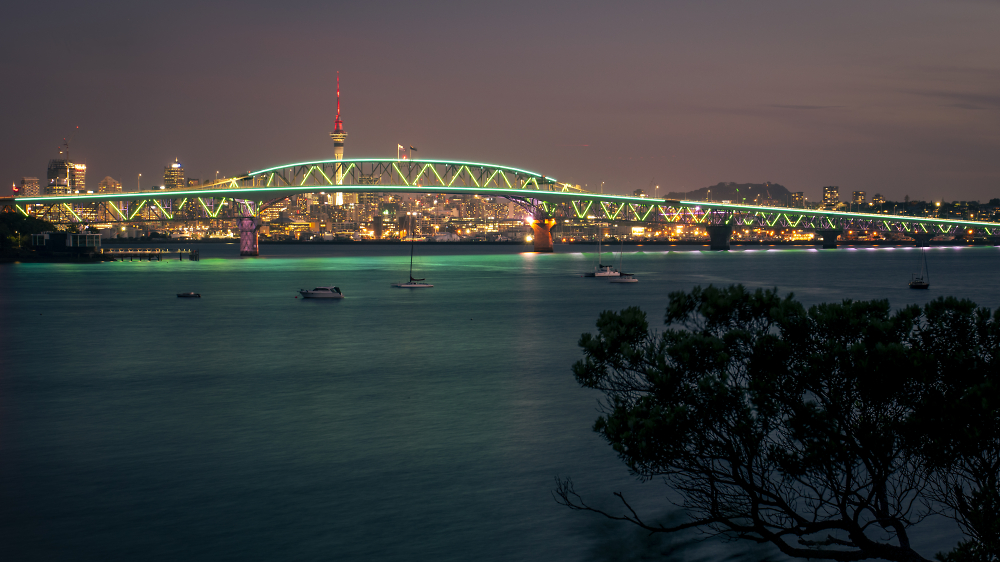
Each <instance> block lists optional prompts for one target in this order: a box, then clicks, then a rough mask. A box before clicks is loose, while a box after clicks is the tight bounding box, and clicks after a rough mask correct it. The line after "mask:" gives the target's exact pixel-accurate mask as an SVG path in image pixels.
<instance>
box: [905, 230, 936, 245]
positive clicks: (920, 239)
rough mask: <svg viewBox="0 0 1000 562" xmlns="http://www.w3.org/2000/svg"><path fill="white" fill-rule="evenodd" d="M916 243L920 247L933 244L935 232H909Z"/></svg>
mask: <svg viewBox="0 0 1000 562" xmlns="http://www.w3.org/2000/svg"><path fill="white" fill-rule="evenodd" d="M907 236H909V237H910V238H913V241H914V242H915V243H916V246H917V247H918V248H926V247H928V246H930V245H931V238H934V233H932V232H913V233H910V234H907Z"/></svg>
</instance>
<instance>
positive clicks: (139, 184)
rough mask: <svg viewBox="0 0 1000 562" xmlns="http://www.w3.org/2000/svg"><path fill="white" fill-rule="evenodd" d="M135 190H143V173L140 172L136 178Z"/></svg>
mask: <svg viewBox="0 0 1000 562" xmlns="http://www.w3.org/2000/svg"><path fill="white" fill-rule="evenodd" d="M135 190H136V191H142V174H139V178H138V179H137V180H135Z"/></svg>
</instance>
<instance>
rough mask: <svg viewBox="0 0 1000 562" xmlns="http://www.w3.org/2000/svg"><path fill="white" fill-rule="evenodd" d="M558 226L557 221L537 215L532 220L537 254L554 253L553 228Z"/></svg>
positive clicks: (533, 239)
mask: <svg viewBox="0 0 1000 562" xmlns="http://www.w3.org/2000/svg"><path fill="white" fill-rule="evenodd" d="M555 225H556V219H554V218H552V217H549V216H544V215H538V214H536V215H535V217H534V218H532V219H531V232H532V241H533V242H534V244H535V251H536V252H552V251H554V249H553V247H552V227H553V226H555Z"/></svg>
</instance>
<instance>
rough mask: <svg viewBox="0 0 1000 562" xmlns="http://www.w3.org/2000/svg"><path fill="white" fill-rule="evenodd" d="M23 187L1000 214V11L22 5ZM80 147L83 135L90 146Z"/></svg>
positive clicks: (656, 5)
mask: <svg viewBox="0 0 1000 562" xmlns="http://www.w3.org/2000/svg"><path fill="white" fill-rule="evenodd" d="M0 13H2V15H3V17H2V18H0V21H2V22H3V33H2V36H0V69H2V75H3V78H4V84H3V86H4V87H3V88H2V90H0V103H2V107H3V114H2V115H3V121H2V123H3V132H4V134H3V136H2V138H0V179H3V180H4V181H6V185H5V186H4V187H3V189H2V190H0V193H2V194H7V193H9V189H10V185H11V183H13V182H15V181H19V180H20V178H21V177H22V176H35V177H39V178H44V177H45V168H46V163H47V162H48V160H49V159H50V158H54V157H55V156H56V154H57V147H58V145H59V144H60V143H61V142H62V139H63V138H64V137H70V136H72V140H71V147H70V149H71V157H72V159H73V160H74V161H78V162H79V161H82V162H84V163H86V164H87V166H88V173H87V187H88V188H93V189H96V187H97V183H98V182H99V181H100V180H101V179H102V178H103V177H104V176H108V175H110V176H112V177H114V178H116V179H119V180H121V181H123V183H124V184H125V188H126V189H127V190H134V189H135V186H136V180H137V175H138V174H139V173H141V174H142V181H143V185H144V186H146V187H148V186H150V185H153V184H161V183H162V182H163V178H162V173H163V167H164V166H165V165H167V164H169V163H170V162H173V160H174V158H175V157H176V158H179V159H180V161H181V162H182V163H183V164H184V165H185V168H186V169H187V173H188V175H189V176H191V177H198V178H202V179H206V178H207V179H212V178H214V176H215V172H216V171H217V170H218V171H220V172H221V174H222V175H233V174H238V173H242V172H246V171H248V170H256V169H260V168H265V167H270V166H274V165H279V164H286V163H291V162H298V161H305V160H316V159H326V158H331V157H332V154H333V142H332V141H331V140H330V138H329V133H330V131H331V130H332V129H333V120H334V112H335V94H334V92H335V80H336V72H337V71H338V70H339V71H340V78H341V103H342V118H343V121H344V128H345V130H346V131H347V132H348V134H349V136H348V138H347V142H346V148H345V157H347V158H350V157H392V156H394V155H395V147H396V145H397V144H403V145H410V144H412V145H414V146H416V147H417V148H418V152H417V154H416V155H417V156H419V157H421V158H435V159H454V160H469V161H476V162H489V163H498V164H506V165H511V166H515V167H520V168H525V169H528V170H532V171H536V172H539V173H542V174H545V175H548V176H554V177H556V178H558V179H559V180H561V181H567V182H572V183H579V184H581V185H584V184H585V185H587V188H588V189H591V190H593V191H598V190H599V189H600V187H599V186H600V183H601V182H602V181H603V182H605V188H604V189H605V191H606V192H616V193H626V192H630V191H632V190H634V189H637V188H642V189H648V190H649V192H650V194H652V191H653V190H652V188H651V187H650V186H652V185H659V186H660V191H659V192H660V193H661V194H663V193H665V192H669V191H686V190H692V189H696V188H699V187H704V186H708V185H713V184H716V183H718V182H720V181H735V182H763V181H772V182H777V183H780V184H782V185H784V186H786V187H788V188H789V189H790V190H792V191H804V192H805V195H806V196H807V197H808V198H809V199H810V200H814V201H815V200H817V199H819V198H820V195H821V188H822V187H823V186H825V185H839V186H840V188H841V194H844V193H846V192H850V191H853V190H863V191H867V192H868V194H869V197H871V195H873V194H874V193H876V192H880V193H882V194H883V195H884V196H886V197H887V198H889V199H902V198H903V197H904V195H909V196H910V197H911V198H921V199H940V198H944V199H946V200H972V199H978V200H988V199H990V198H993V197H1000V2H996V1H926V0H906V1H870V0H868V1H804V0H796V1H755V2H751V1H691V2H615V3H611V2H563V3H556V2H520V1H507V2H491V3H475V2H450V3H449V2H379V1H372V2H353V3H347V2H329V1H326V2H319V1H315V2H309V1H295V0H289V1H285V2H186V1H178V2H170V3H166V2H164V3H158V4H155V5H153V4H147V3H139V2H17V3H14V2H8V3H6V4H5V7H4V8H3V9H2V11H0ZM77 127H79V129H77Z"/></svg>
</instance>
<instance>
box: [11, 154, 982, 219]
mask: <svg viewBox="0 0 1000 562" xmlns="http://www.w3.org/2000/svg"><path fill="white" fill-rule="evenodd" d="M320 191H324V192H338V191H344V192H355V193H357V192H381V193H411V194H425V193H445V194H448V193H450V194H475V195H483V196H493V197H505V198H507V199H510V200H512V201H514V202H515V203H517V204H518V205H520V206H521V207H522V208H523V209H524V210H525V211H526V212H527V213H530V214H531V215H532V216H534V217H535V218H544V217H558V218H563V219H572V220H587V221H591V220H596V221H618V222H633V223H650V222H652V223H669V224H686V225H701V226H712V225H731V226H733V227H734V228H740V227H752V228H765V229H800V230H816V231H838V230H845V231H846V230H856V231H869V232H879V233H890V232H895V233H900V234H903V235H908V236H914V235H916V236H936V235H939V234H948V235H971V236H988V237H993V236H1000V232H998V231H1000V223H990V222H982V221H965V220H954V219H937V218H924V217H908V216H899V215H880V214H868V213H845V212H838V211H821V210H814V209H795V208H784V207H762V206H753V205H737V204H732V203H715V202H699V201H677V200H664V199H648V198H641V197H626V196H617V195H605V194H597V193H589V192H586V191H584V190H581V189H579V188H576V187H574V186H571V185H569V184H566V183H562V182H559V181H556V179H555V178H551V177H546V176H544V175H541V174H537V173H535V172H529V171H527V170H522V169H518V168H512V167H507V166H497V165H492V164H481V163H474V162H453V161H440V160H394V159H348V160H326V161H316V162H303V163H297V164H289V165H283V166H277V167H274V168H268V169H265V170H259V171H257V172H250V173H248V174H246V175H243V176H239V177H234V178H226V179H223V180H219V181H216V182H212V183H209V184H206V185H203V186H199V187H196V188H189V189H183V190H177V191H175V192H174V193H172V194H169V195H168V194H167V193H164V192H153V191H150V192H141V193H127V194H125V193H123V194H121V196H120V197H119V196H118V194H115V195H113V196H111V195H108V194H87V195H58V196H40V197H19V198H16V199H14V198H8V199H3V200H0V207H3V210H5V211H8V212H10V211H14V212H17V211H19V212H22V213H25V214H32V215H36V216H42V217H45V218H47V219H49V220H51V221H52V222H57V223H74V222H76V223H79V222H85V223H105V222H167V221H205V220H209V221H211V220H227V221H240V220H241V219H248V218H253V219H256V218H257V217H258V216H259V214H260V212H261V211H262V210H263V209H266V208H268V207H269V206H271V205H273V204H275V203H277V202H279V201H282V200H284V199H286V198H287V197H290V196H292V195H296V194H303V193H315V192H320ZM15 209H16V211H15ZM248 209H249V210H248ZM239 224H240V225H241V232H242V231H243V229H244V228H249V223H248V222H247V221H245V220H244V221H242V222H240V223H239ZM970 231H971V232H970Z"/></svg>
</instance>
